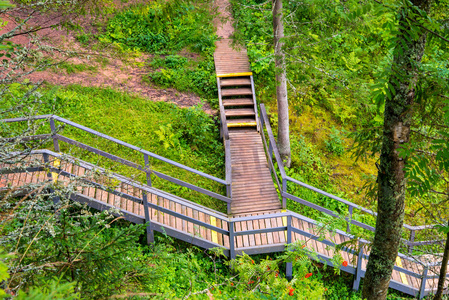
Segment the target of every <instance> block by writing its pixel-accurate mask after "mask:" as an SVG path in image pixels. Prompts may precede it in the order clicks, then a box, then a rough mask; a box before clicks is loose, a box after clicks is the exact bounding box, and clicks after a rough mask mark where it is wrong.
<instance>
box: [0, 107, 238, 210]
mask: <svg viewBox="0 0 449 300" xmlns="http://www.w3.org/2000/svg"><path fill="white" fill-rule="evenodd" d="M29 120H48V121H49V122H50V127H51V131H52V134H51V138H52V139H53V144H54V148H55V151H56V152H59V141H63V142H66V143H68V144H71V145H74V146H77V147H80V148H82V149H85V150H88V151H90V152H93V153H95V154H98V155H101V156H103V157H106V158H108V159H111V160H113V161H117V162H120V163H121V164H124V165H127V166H129V167H132V168H134V169H137V170H139V171H143V172H145V173H146V174H147V177H148V178H147V179H148V180H147V182H148V183H149V184H150V185H151V177H150V176H151V174H154V175H156V176H158V177H160V178H163V179H165V180H168V181H170V182H172V183H175V184H177V185H181V186H184V187H187V188H189V189H191V190H195V191H197V192H200V193H202V194H205V195H207V196H210V197H213V198H215V199H218V200H221V201H224V202H226V203H227V204H228V212H229V210H230V202H231V199H230V198H229V197H225V196H222V195H219V194H217V193H214V192H212V191H209V190H207V189H203V188H200V187H197V186H195V185H193V184H190V183H186V182H183V181H181V180H179V179H176V178H173V177H170V176H168V175H166V174H163V173H161V172H157V171H155V170H151V169H150V168H149V166H148V165H147V163H146V162H147V160H148V157H152V158H155V159H157V160H160V161H162V162H165V163H168V164H171V165H173V166H175V167H177V168H180V169H183V170H186V171H188V172H191V173H193V174H196V175H199V176H202V177H204V178H206V179H210V180H213V181H215V182H218V183H220V184H223V185H225V186H226V187H227V189H228V186H229V185H230V183H229V182H228V180H223V179H220V178H217V177H215V176H212V175H209V174H206V173H204V172H201V171H198V170H196V169H193V168H190V167H188V166H185V165H183V164H180V163H178V162H175V161H173V160H170V159H167V158H165V157H162V156H160V155H157V154H155V153H152V152H149V151H147V150H144V149H142V148H139V147H136V146H134V145H131V144H129V143H126V142H123V141H121V140H119V139H116V138H113V137H111V136H108V135H106V134H103V133H100V132H98V131H96V130H93V129H91V128H88V127H86V126H83V125H80V124H77V123H75V122H72V121H70V120H67V119H64V118H62V117H59V116H56V115H40V116H32V117H29V118H11V119H2V120H0V122H4V123H14V122H24V121H29ZM55 121H58V122H61V123H64V124H66V125H69V126H71V127H74V128H77V129H80V130H83V131H85V132H87V133H90V134H93V135H95V136H98V137H100V138H103V139H106V140H108V141H111V142H114V143H116V144H118V145H121V146H124V147H126V148H129V149H132V150H135V151H137V152H139V153H141V154H143V156H144V158H145V166H141V165H139V164H136V163H134V162H131V161H129V160H127V159H124V158H121V157H119V156H116V155H113V154H110V153H108V152H106V151H103V150H100V149H96V148H94V147H92V146H89V145H86V144H83V143H81V142H79V141H76V140H73V139H70V138H68V137H65V136H63V135H60V134H58V133H57V131H56V125H55ZM45 136H46V137H47V135H45ZM34 137H36V139H42V137H43V135H37V136H34ZM30 138H31V137H30ZM229 163H230V162H229Z"/></svg>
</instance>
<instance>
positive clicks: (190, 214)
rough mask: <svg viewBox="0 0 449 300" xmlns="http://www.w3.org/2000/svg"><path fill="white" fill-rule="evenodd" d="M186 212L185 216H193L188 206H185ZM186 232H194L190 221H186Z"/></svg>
mask: <svg viewBox="0 0 449 300" xmlns="http://www.w3.org/2000/svg"><path fill="white" fill-rule="evenodd" d="M186 212H187V216H189V217H191V218H192V217H193V211H192V209H191V208H190V207H187V208H186ZM187 232H188V233H190V234H195V232H194V230H193V223H192V222H187Z"/></svg>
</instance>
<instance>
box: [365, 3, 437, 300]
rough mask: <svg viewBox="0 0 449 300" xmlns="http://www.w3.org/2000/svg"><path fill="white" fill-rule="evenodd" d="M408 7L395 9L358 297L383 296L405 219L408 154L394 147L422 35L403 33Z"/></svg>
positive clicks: (402, 138)
mask: <svg viewBox="0 0 449 300" xmlns="http://www.w3.org/2000/svg"><path fill="white" fill-rule="evenodd" d="M411 2H412V3H413V5H415V6H418V7H419V8H421V9H425V10H427V11H428V9H429V7H430V0H412V1H411ZM411 9H412V8H411V7H404V8H402V11H401V12H400V13H399V15H400V17H399V24H398V25H399V26H398V27H399V28H400V29H399V33H398V36H397V40H396V42H395V43H396V46H395V51H394V54H393V65H392V71H393V73H392V75H391V77H390V80H389V83H388V85H389V86H392V87H393V89H394V91H395V93H396V94H395V93H394V92H392V93H391V97H386V100H385V112H384V128H383V137H382V149H381V155H380V166H379V171H378V175H377V184H378V204H377V213H378V215H377V220H376V231H375V235H374V241H373V244H372V248H371V253H370V258H369V261H368V266H367V270H366V275H365V280H364V284H363V291H362V298H363V299H368V300H374V299H376V300H380V299H386V297H387V291H388V286H389V284H390V278H391V274H392V271H393V267H394V264H395V261H396V257H397V254H398V250H399V244H400V241H401V231H402V225H403V220H404V208H405V202H404V199H405V189H406V177H405V171H404V166H405V164H406V163H407V157H401V156H400V155H399V150H400V148H402V147H403V146H404V144H406V143H408V141H409V138H410V124H411V121H412V109H411V108H412V104H413V102H414V100H415V86H416V81H417V64H419V63H420V61H421V58H422V56H423V54H424V48H425V44H426V34H425V32H424V31H421V32H420V33H419V37H418V38H417V39H413V38H412V37H410V36H409V35H408V33H407V32H410V31H411V30H416V28H413V29H412V28H411V26H410V24H409V23H410V22H408V21H407V18H408V12H409V11H410V10H411Z"/></svg>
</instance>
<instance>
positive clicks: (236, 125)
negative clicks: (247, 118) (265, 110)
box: [228, 122, 257, 127]
mask: <svg viewBox="0 0 449 300" xmlns="http://www.w3.org/2000/svg"><path fill="white" fill-rule="evenodd" d="M245 126H257V123H256V122H251V123H249V122H248V123H228V127H245Z"/></svg>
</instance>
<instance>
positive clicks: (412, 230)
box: [408, 229, 416, 253]
mask: <svg viewBox="0 0 449 300" xmlns="http://www.w3.org/2000/svg"><path fill="white" fill-rule="evenodd" d="M415 234H416V231H415V230H414V229H411V230H410V239H409V241H410V242H411V243H413V242H414V241H415ZM412 251H413V245H410V244H409V245H408V253H412Z"/></svg>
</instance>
